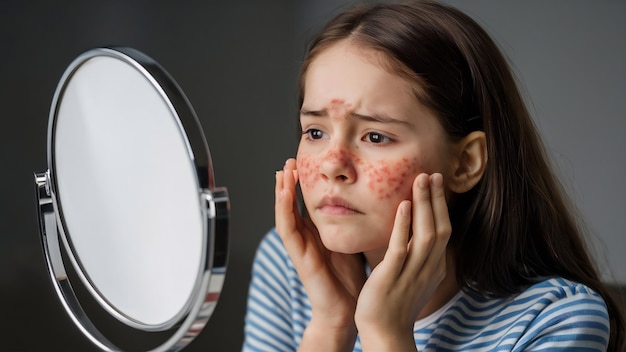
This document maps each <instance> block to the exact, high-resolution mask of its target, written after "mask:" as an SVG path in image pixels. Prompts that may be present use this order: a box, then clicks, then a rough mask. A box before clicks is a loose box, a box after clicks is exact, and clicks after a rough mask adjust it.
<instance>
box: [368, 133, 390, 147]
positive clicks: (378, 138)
mask: <svg viewBox="0 0 626 352" xmlns="http://www.w3.org/2000/svg"><path fill="white" fill-rule="evenodd" d="M365 139H366V140H367V141H368V142H370V143H374V144H381V143H389V142H391V139H390V138H389V137H387V136H385V135H383V134H380V133H377V132H369V133H368V134H367V135H366V137H365Z"/></svg>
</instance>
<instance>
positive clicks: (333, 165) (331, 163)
mask: <svg viewBox="0 0 626 352" xmlns="http://www.w3.org/2000/svg"><path fill="white" fill-rule="evenodd" d="M320 173H321V175H322V177H323V178H324V179H326V180H331V181H333V180H335V181H341V182H346V183H353V182H354V181H356V170H355V168H354V156H353V155H351V153H350V151H349V150H348V148H346V147H345V146H342V145H337V144H336V145H334V146H333V147H331V148H330V149H329V150H328V152H327V153H326V155H325V156H324V158H323V159H322V163H321V166H320Z"/></svg>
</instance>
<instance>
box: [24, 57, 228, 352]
mask: <svg viewBox="0 0 626 352" xmlns="http://www.w3.org/2000/svg"><path fill="white" fill-rule="evenodd" d="M101 56H106V57H112V58H115V59H119V60H122V61H123V62H124V63H126V64H128V65H131V66H132V67H133V68H134V69H136V70H138V71H139V72H141V73H142V74H143V75H144V76H145V77H146V78H147V79H148V80H149V81H150V82H151V83H152V84H153V86H154V88H156V89H157V91H159V92H160V94H161V95H162V98H163V99H164V100H166V101H167V102H168V105H169V107H170V110H171V114H172V116H174V118H176V119H177V126H179V128H180V132H181V135H182V136H184V137H185V138H186V142H187V145H188V146H189V158H190V159H191V161H192V162H193V165H194V167H195V174H196V176H197V181H198V186H199V190H198V201H199V202H200V204H201V212H202V228H203V234H202V235H203V238H202V243H203V250H202V253H203V254H202V259H201V267H200V268H198V276H197V280H196V284H195V286H194V289H193V293H192V295H191V296H190V297H189V301H188V302H187V304H186V305H185V307H184V308H183V309H182V310H181V311H180V312H179V313H178V314H177V315H176V316H175V317H174V318H172V319H170V320H169V321H167V322H166V323H164V324H159V325H156V326H155V325H146V324H142V323H140V322H136V321H133V320H132V319H128V317H126V316H125V315H124V314H123V313H121V312H119V311H118V310H117V309H115V307H113V306H111V305H109V304H108V303H107V300H106V298H105V297H101V296H100V294H99V293H98V290H97V289H96V288H95V287H93V286H92V285H91V283H90V281H89V280H88V275H86V273H83V268H82V266H81V264H80V260H79V259H78V257H77V254H76V253H75V250H74V248H73V246H72V240H71V236H70V234H69V233H68V231H67V228H66V225H65V219H64V218H63V212H62V207H61V204H60V203H59V202H60V200H59V198H58V197H57V189H58V184H57V179H56V174H55V154H54V152H55V150H54V145H55V144H54V138H55V127H56V119H57V113H58V108H59V105H60V103H61V100H62V98H63V93H64V91H65V88H66V86H67V84H68V82H69V81H70V80H71V78H72V75H73V74H74V73H75V72H76V71H77V70H78V69H79V68H80V67H81V65H82V64H84V63H85V62H87V61H88V60H90V59H92V58H94V57H101ZM47 143H48V151H47V160H48V169H47V171H45V172H43V173H36V174H35V187H36V194H37V201H38V205H37V208H38V215H39V228H40V235H41V244H42V247H43V252H44V256H45V261H46V266H47V271H48V273H49V275H50V278H51V280H52V283H53V286H54V289H55V291H56V294H57V295H58V297H59V299H60V301H61V303H62V305H63V307H64V308H65V310H66V312H67V313H68V315H69V316H70V318H71V319H72V321H73V322H74V323H75V324H76V326H77V327H78V328H79V330H80V331H81V332H82V333H83V334H84V335H85V336H86V337H87V338H88V339H89V340H90V341H92V342H93V343H94V344H95V345H96V346H98V347H99V348H100V349H102V350H104V351H119V350H120V348H119V347H118V346H116V345H115V344H114V343H112V342H111V341H110V340H109V339H107V337H105V336H104V335H103V334H102V333H101V332H100V330H99V329H98V328H97V327H96V325H94V323H93V322H92V320H91V319H90V318H89V317H88V315H87V314H86V313H85V311H84V309H83V308H82V306H81V302H80V300H79V298H78V297H77V295H76V293H75V291H74V289H73V288H72V283H71V282H70V278H69V277H68V274H67V271H66V265H69V264H66V263H64V259H63V254H62V247H63V249H64V253H65V254H66V257H68V258H69V261H70V262H71V263H72V265H73V268H74V271H75V272H76V273H77V274H78V276H79V277H80V279H81V280H80V281H82V284H83V285H84V286H86V288H87V290H88V291H89V293H90V294H91V295H92V296H93V299H94V300H96V301H97V302H98V303H99V304H100V305H101V306H102V307H103V308H104V309H105V310H106V311H107V313H109V314H110V315H111V316H113V317H115V318H116V319H117V320H119V321H121V322H123V323H124V324H126V325H128V326H130V327H131V328H134V329H138V330H142V331H148V332H149V331H164V330H167V329H170V328H172V327H175V329H176V331H175V332H174V333H173V334H172V335H171V336H170V337H169V338H168V339H167V340H166V341H165V342H163V343H162V344H161V345H159V346H157V347H156V348H154V349H153V351H177V350H180V349H182V348H183V347H185V346H186V345H187V344H188V343H189V342H191V341H192V340H193V339H194V338H195V337H196V336H197V335H198V334H199V333H200V332H201V331H202V329H203V328H204V326H205V325H206V323H207V321H208V319H209V318H210V316H211V314H212V313H213V311H214V309H215V306H216V304H217V302H218V299H219V296H220V293H221V290H222V287H223V282H224V278H225V275H226V267H227V261H228V246H229V238H228V237H229V217H230V201H229V197H228V192H227V190H226V188H223V187H215V182H214V174H213V166H212V162H211V157H210V152H209V148H208V144H207V142H206V139H205V137H204V134H203V132H202V129H201V127H200V124H199V122H198V119H197V116H196V114H195V112H194V110H193V108H192V107H191V104H190V103H189V101H188V99H187V98H186V96H185V95H184V93H183V92H182V90H181V89H180V87H179V86H178V85H177V84H176V82H175V81H174V80H173V79H172V77H171V76H169V74H168V73H167V72H166V71H165V70H164V69H163V68H162V67H161V66H160V65H158V64H157V63H156V62H155V61H154V60H152V59H151V58H150V57H148V56H147V55H145V54H143V53H141V52H139V51H137V50H135V49H132V48H122V47H108V48H95V49H92V50H89V51H87V52H85V53H83V54H82V55H80V56H78V57H77V58H76V59H75V60H74V61H73V62H72V63H71V64H70V65H69V66H68V68H67V69H66V71H65V73H64V74H63V76H62V78H61V80H60V82H59V84H58V86H57V89H56V92H55V95H54V98H53V101H52V106H51V110H50V116H49V125H48V140H47ZM61 243H63V245H61Z"/></svg>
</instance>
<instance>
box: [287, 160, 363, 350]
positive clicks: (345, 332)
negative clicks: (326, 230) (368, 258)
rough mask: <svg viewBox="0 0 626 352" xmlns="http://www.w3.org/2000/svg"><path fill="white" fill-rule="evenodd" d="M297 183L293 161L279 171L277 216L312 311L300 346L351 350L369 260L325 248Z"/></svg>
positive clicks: (302, 347) (316, 348) (303, 347)
mask: <svg viewBox="0 0 626 352" xmlns="http://www.w3.org/2000/svg"><path fill="white" fill-rule="evenodd" d="M297 181H298V173H297V170H296V161H295V159H289V160H287V162H286V163H285V167H284V169H283V170H282V171H278V172H277V173H276V202H275V214H276V231H277V232H278V234H279V236H280V238H281V239H282V242H283V244H284V246H285V248H286V249H287V252H288V253H289V257H290V258H291V260H292V262H293V264H294V266H295V268H296V271H297V272H298V276H299V277H300V280H302V284H303V285H304V288H305V290H306V293H307V295H308V297H309V302H310V303H311V308H312V320H311V323H310V324H309V325H308V326H307V328H306V330H305V333H304V336H303V339H302V343H301V346H300V347H301V349H309V348H310V349H312V350H318V351H319V350H324V351H330V350H341V349H348V350H351V349H352V347H353V346H354V341H355V339H356V325H355V323H354V313H355V309H356V302H357V298H358V296H359V292H360V290H361V288H362V287H363V283H364V282H365V279H366V276H365V270H364V261H363V259H362V257H361V256H360V255H348V254H340V253H335V252H330V251H328V250H327V249H326V248H325V247H324V245H323V244H322V243H321V240H320V237H319V233H318V232H317V229H316V228H315V225H313V223H312V222H311V221H310V219H308V218H302V217H301V216H300V214H299V212H298V206H297V203H296V196H295V195H296V183H297ZM325 344H329V345H325Z"/></svg>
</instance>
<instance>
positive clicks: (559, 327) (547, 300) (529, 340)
mask: <svg viewBox="0 0 626 352" xmlns="http://www.w3.org/2000/svg"><path fill="white" fill-rule="evenodd" d="M508 310H509V311H517V312H518V317H519V318H520V319H523V320H526V321H528V324H527V325H526V326H525V330H526V331H525V333H524V335H523V336H522V338H521V339H520V340H519V343H520V345H524V346H526V348H569V347H574V346H586V347H588V348H589V349H590V350H594V348H597V349H598V350H603V349H605V348H606V346H607V344H608V339H609V329H610V322H609V315H608V310H607V307H606V304H605V302H604V300H603V299H602V297H601V296H600V295H599V294H598V293H596V292H595V291H594V290H592V289H591V288H589V287H587V286H585V285H583V284H581V283H577V282H574V281H570V280H567V279H564V278H549V279H545V280H542V281H539V282H536V283H535V284H533V285H532V286H530V287H528V288H527V289H526V290H525V291H523V292H522V293H520V294H519V295H518V296H516V297H515V298H514V299H513V300H511V301H510V302H509V304H508Z"/></svg>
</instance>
